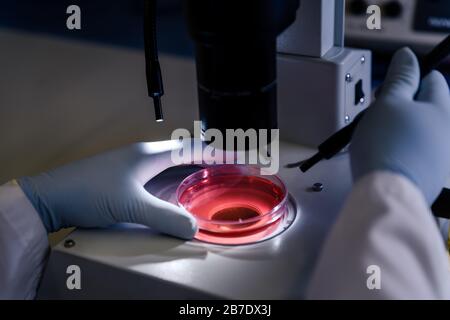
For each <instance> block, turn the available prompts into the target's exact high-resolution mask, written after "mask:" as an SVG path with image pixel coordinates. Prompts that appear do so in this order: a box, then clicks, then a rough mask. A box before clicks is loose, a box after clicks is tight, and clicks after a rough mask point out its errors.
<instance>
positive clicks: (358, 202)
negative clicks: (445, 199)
mask: <svg viewBox="0 0 450 320" xmlns="http://www.w3.org/2000/svg"><path fill="white" fill-rule="evenodd" d="M308 298H310V299H450V266H449V259H448V255H447V251H446V248H445V245H444V241H443V239H442V236H441V234H440V232H439V228H438V226H437V223H436V220H435V219H434V218H433V216H432V214H431V211H430V209H429V208H428V207H427V204H426V202H425V200H424V197H423V195H422V193H421V192H420V191H419V190H418V188H417V187H416V186H415V185H414V184H413V183H412V182H410V181H409V180H408V179H406V178H404V177H403V176H400V175H397V174H393V173H390V172H376V173H373V174H370V175H368V176H365V177H363V178H362V179H361V180H360V181H359V182H357V183H356V185H355V187H354V189H353V191H352V192H351V194H350V197H349V199H348V200H347V202H346V205H345V207H344V208H343V210H342V212H341V214H340V216H339V217H338V219H337V221H336V224H335V225H334V226H333V228H332V230H331V232H330V234H329V236H328V237H327V240H326V241H325V244H324V247H323V249H322V251H321V253H320V257H319V259H318V263H317V265H316V268H315V271H314V274H313V276H312V280H311V282H310V284H309V289H308Z"/></svg>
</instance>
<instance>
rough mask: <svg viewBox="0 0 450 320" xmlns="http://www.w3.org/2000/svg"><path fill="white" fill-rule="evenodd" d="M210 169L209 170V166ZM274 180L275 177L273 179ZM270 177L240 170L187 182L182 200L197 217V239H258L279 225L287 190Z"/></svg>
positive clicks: (224, 240) (209, 175) (222, 241)
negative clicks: (247, 173)
mask: <svg viewBox="0 0 450 320" xmlns="http://www.w3.org/2000/svg"><path fill="white" fill-rule="evenodd" d="M206 170H208V169H206ZM272 180H273V179H272ZM272 180H270V179H269V178H265V177H261V176H254V175H243V174H241V173H226V174H217V175H214V174H208V172H207V171H205V173H203V175H202V176H201V178H199V179H193V181H192V183H186V185H185V186H184V187H185V188H182V190H181V192H180V193H179V195H178V201H179V203H180V204H181V205H182V206H183V207H184V208H185V209H186V210H188V211H189V212H191V213H192V214H193V215H194V216H195V217H196V218H197V223H198V225H199V233H198V234H197V238H198V239H200V240H205V241H209V240H210V239H211V237H215V240H214V241H210V242H218V241H217V237H218V236H220V237H222V238H223V239H222V240H221V241H220V243H223V244H233V243H234V242H233V238H237V237H241V238H242V237H247V238H249V239H250V240H252V241H257V240H258V237H262V235H264V236H265V235H267V233H268V232H270V231H272V230H273V229H274V228H276V225H277V223H278V221H279V218H280V217H281V216H282V215H283V214H284V206H283V205H284V203H283V202H284V201H285V198H286V191H285V189H284V187H283V186H282V184H281V182H280V184H277V183H276V182H275V181H272Z"/></svg>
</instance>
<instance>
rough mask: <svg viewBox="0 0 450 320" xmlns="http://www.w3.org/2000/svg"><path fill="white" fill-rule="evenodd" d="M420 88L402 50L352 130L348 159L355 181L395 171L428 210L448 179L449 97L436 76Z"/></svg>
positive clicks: (413, 61)
mask: <svg viewBox="0 0 450 320" xmlns="http://www.w3.org/2000/svg"><path fill="white" fill-rule="evenodd" d="M419 84H420V69H419V63H418V60H417V58H416V56H415V55H414V53H413V52H412V51H411V50H410V49H407V48H405V49H401V50H400V51H398V52H397V53H396V54H395V56H394V58H393V60H392V63H391V66H390V68H389V71H388V75H387V78H386V80H385V82H384V84H383V87H382V89H381V91H380V92H379V94H378V97H377V100H376V102H375V103H374V104H373V105H372V106H371V107H370V109H369V110H368V111H367V113H366V114H365V115H364V117H363V118H362V120H361V122H360V123H359V125H358V127H357V129H356V131H355V135H354V137H353V141H352V144H351V147H350V155H351V163H352V172H353V178H354V180H358V179H359V178H361V177H362V176H364V175H366V174H368V173H371V172H374V171H377V170H387V171H391V172H395V173H398V174H401V175H403V176H405V177H407V178H408V179H410V180H411V181H413V182H414V183H415V184H416V185H417V186H418V187H419V189H420V190H421V191H422V192H423V194H424V195H425V198H426V200H427V201H428V203H429V204H430V205H431V204H432V203H433V202H434V200H436V198H437V197H438V195H439V194H440V192H441V191H442V188H443V187H444V186H445V182H446V181H447V179H448V178H449V176H450V93H449V88H448V85H447V82H446V80H445V78H444V77H443V76H442V74H440V73H439V72H437V71H433V72H432V73H431V74H429V75H428V76H426V77H425V79H424V80H423V81H422V83H421V84H420V88H419ZM416 94H417V96H416Z"/></svg>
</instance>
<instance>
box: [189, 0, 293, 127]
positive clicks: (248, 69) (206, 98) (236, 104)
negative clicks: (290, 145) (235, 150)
mask: <svg viewBox="0 0 450 320" xmlns="http://www.w3.org/2000/svg"><path fill="white" fill-rule="evenodd" d="M185 4H186V13H187V20H188V27H189V31H190V34H191V36H192V38H193V39H194V42H195V59H196V64H197V82H198V98H199V110H200V119H201V120H202V126H203V128H202V129H203V130H207V129H209V128H215V129H219V130H221V131H222V132H223V133H225V130H226V129H239V128H241V129H244V130H246V129H250V128H253V129H274V128H277V86H276V80H277V79H276V38H277V36H278V35H279V34H280V33H281V32H282V31H283V30H285V29H286V28H287V27H288V26H289V25H290V24H291V23H292V22H293V21H294V20H295V16H296V11H297V8H298V5H299V1H298V0H245V1H242V0H215V1H209V0H186V2H185Z"/></svg>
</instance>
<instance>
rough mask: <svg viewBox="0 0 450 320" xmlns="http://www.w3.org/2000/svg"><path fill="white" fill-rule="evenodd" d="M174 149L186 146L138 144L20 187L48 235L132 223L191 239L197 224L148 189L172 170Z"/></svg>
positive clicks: (28, 180) (21, 181)
mask: <svg viewBox="0 0 450 320" xmlns="http://www.w3.org/2000/svg"><path fill="white" fill-rule="evenodd" d="M174 147H180V144H179V143H177V142H176V141H164V142H154V143H138V144H134V145H131V146H129V147H125V148H123V149H119V150H116V151H110V152H107V153H105V154H101V155H98V156H94V157H91V158H87V159H84V160H81V161H77V162H74V163H71V164H68V165H66V166H63V167H60V168H57V169H55V170H52V171H49V172H46V173H43V174H40V175H38V176H35V177H25V178H21V179H18V183H19V185H20V186H21V187H22V189H23V191H24V192H25V194H26V195H27V197H28V199H30V201H31V202H32V204H33V206H34V207H35V208H36V209H37V211H38V213H39V215H40V217H41V218H42V222H43V223H44V225H45V227H46V229H47V231H48V232H53V231H57V230H59V229H61V228H63V227H107V226H109V225H112V224H114V223H118V222H130V223H138V224H143V225H146V226H148V227H151V228H154V229H156V230H158V231H160V232H163V233H166V234H169V235H172V236H176V237H179V238H183V239H191V238H192V237H193V236H194V234H195V232H196V231H197V226H196V222H195V219H194V218H193V217H192V216H191V215H190V214H189V213H188V212H186V211H185V210H184V209H181V208H179V207H177V206H175V205H173V204H170V203H168V202H165V201H162V200H160V199H158V198H156V197H154V196H152V195H151V194H149V193H148V192H147V191H146V190H145V189H144V185H145V183H147V182H148V181H149V180H150V179H151V178H153V177H154V176H156V175H157V174H158V173H160V172H161V171H163V170H165V169H167V168H168V167H170V166H172V162H171V152H170V150H171V149H173V148H174Z"/></svg>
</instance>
